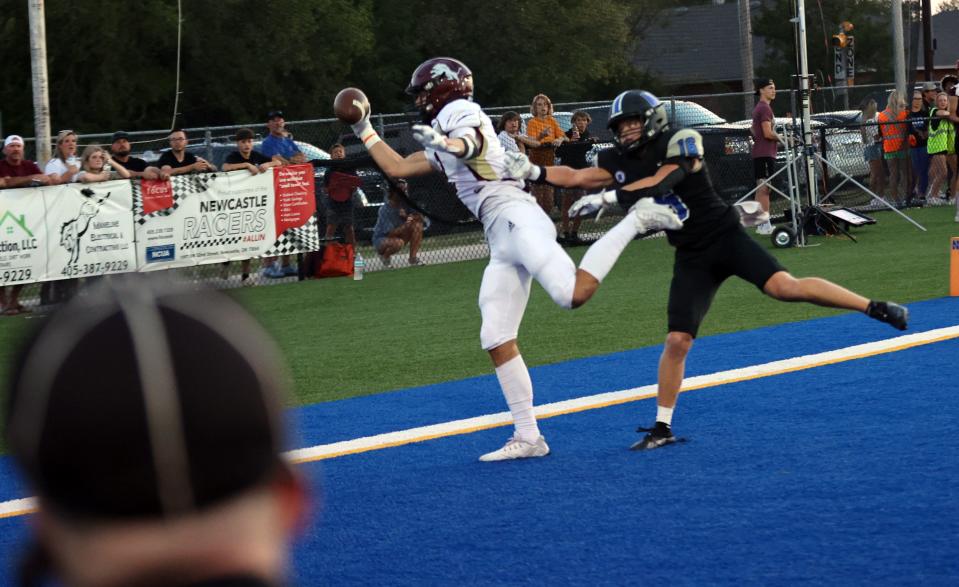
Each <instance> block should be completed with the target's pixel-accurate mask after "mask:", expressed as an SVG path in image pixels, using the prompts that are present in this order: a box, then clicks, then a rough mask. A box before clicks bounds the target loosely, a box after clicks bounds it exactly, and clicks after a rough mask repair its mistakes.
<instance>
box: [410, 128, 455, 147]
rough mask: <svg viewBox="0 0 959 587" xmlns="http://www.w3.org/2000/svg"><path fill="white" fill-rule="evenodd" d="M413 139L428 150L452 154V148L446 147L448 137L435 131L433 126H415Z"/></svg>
mask: <svg viewBox="0 0 959 587" xmlns="http://www.w3.org/2000/svg"><path fill="white" fill-rule="evenodd" d="M413 138H414V139H416V142H418V143H419V144H421V145H423V146H424V147H426V148H427V149H433V150H434V151H442V152H444V153H449V152H450V148H449V147H448V146H447V145H446V137H445V136H443V135H442V134H440V133H438V132H436V131H435V130H433V127H432V126H428V125H425V124H414V125H413Z"/></svg>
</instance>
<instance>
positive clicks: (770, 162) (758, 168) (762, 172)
mask: <svg viewBox="0 0 959 587" xmlns="http://www.w3.org/2000/svg"><path fill="white" fill-rule="evenodd" d="M773 173H776V160H775V159H773V158H772V157H756V158H755V159H753V176H754V177H755V178H756V181H759V180H760V179H769V178H770V177H772V176H773Z"/></svg>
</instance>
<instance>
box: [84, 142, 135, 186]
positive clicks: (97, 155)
mask: <svg viewBox="0 0 959 587" xmlns="http://www.w3.org/2000/svg"><path fill="white" fill-rule="evenodd" d="M130 177H131V175H130V172H129V171H127V168H126V167H124V166H123V165H122V164H120V163H118V162H116V161H114V160H113V158H112V157H111V156H110V154H109V153H107V152H106V150H104V149H103V147H100V146H97V145H90V146H89V147H87V148H86V149H84V150H83V157H81V158H80V171H78V172H77V174H76V175H74V176H73V181H77V182H80V183H94V182H97V181H109V180H111V179H119V178H123V179H130Z"/></svg>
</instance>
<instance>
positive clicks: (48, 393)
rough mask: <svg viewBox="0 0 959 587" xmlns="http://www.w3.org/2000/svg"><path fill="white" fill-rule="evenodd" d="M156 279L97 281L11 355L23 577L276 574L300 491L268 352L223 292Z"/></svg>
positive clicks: (203, 580) (10, 442) (301, 505)
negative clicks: (24, 537)
mask: <svg viewBox="0 0 959 587" xmlns="http://www.w3.org/2000/svg"><path fill="white" fill-rule="evenodd" d="M157 279H158V277H157V276H143V275H135V276H134V275H127V276H113V278H112V279H110V280H101V281H100V282H99V283H97V284H96V285H95V286H93V288H91V290H90V291H89V294H88V295H85V296H78V297H76V298H74V299H73V300H72V301H71V302H70V303H68V304H67V305H65V306H64V307H63V308H62V309H61V310H58V311H56V312H55V313H54V314H52V315H51V316H50V318H48V319H47V321H46V322H45V323H44V324H43V325H42V327H41V328H40V330H39V331H38V332H36V333H35V334H34V335H33V336H32V337H30V338H29V339H28V341H27V343H26V345H25V347H24V348H23V349H22V350H21V351H20V353H19V356H18V357H17V359H16V362H15V363H14V365H13V366H12V369H10V372H11V375H10V377H9V381H8V383H9V384H8V385H6V386H5V387H6V398H5V399H6V402H5V408H6V409H5V410H4V412H5V418H4V419H5V421H6V427H5V438H6V441H7V447H8V450H9V451H10V454H11V455H12V457H13V458H14V459H15V460H16V461H17V463H18V464H19V465H20V468H21V471H22V472H23V474H24V478H25V479H26V481H27V483H28V484H29V486H30V489H31V490H32V491H35V495H36V496H37V502H38V504H39V508H38V511H37V513H36V514H35V515H34V517H33V519H31V520H30V522H31V523H30V524H29V526H30V528H29V530H30V536H29V537H28V540H29V542H28V543H27V544H25V545H24V546H26V547H27V548H25V549H24V552H25V556H24V557H23V560H22V564H21V565H20V579H21V582H22V584H24V585H50V584H54V583H52V582H49V581H48V579H56V583H55V584H56V585H65V586H67V587H118V586H121V585H122V586H140V587H145V586H161V585H162V586H170V587H173V586H177V587H187V586H194V587H199V586H200V585H203V586H206V587H212V586H219V587H226V586H237V587H238V586H245V587H279V586H280V585H284V584H285V583H286V578H287V574H288V571H289V568H288V567H289V554H290V553H289V550H290V542H291V541H292V539H293V537H294V536H295V534H296V533H297V531H298V529H299V528H301V527H302V524H303V521H304V520H305V519H306V515H307V503H308V502H307V499H308V497H307V495H308V494H307V492H306V490H305V487H304V485H303V482H302V481H301V479H300V478H299V476H298V475H297V473H296V472H295V471H294V470H293V469H292V468H291V466H290V465H289V464H288V463H287V461H286V460H285V459H284V457H283V455H282V454H281V451H282V449H283V445H284V441H285V436H286V432H285V427H284V423H283V407H284V396H285V393H286V389H287V381H288V379H287V377H286V376H285V374H284V373H283V369H282V368H281V366H280V358H279V357H280V355H279V352H278V351H277V349H276V348H275V345H273V344H272V342H271V341H270V340H269V338H268V335H267V334H266V333H265V332H264V331H263V329H262V328H261V327H259V326H258V325H257V324H255V323H254V321H253V319H252V318H251V317H250V316H249V315H248V314H247V313H246V312H245V311H244V310H243V309H241V308H240V307H239V306H238V305H237V304H236V303H235V302H233V301H231V300H230V299H229V298H227V297H226V296H223V295H220V294H215V293H212V292H205V293H197V292H186V291H181V290H179V289H174V288H173V287H172V286H169V285H165V284H164V285H158V283H157ZM31 542H32V543H31Z"/></svg>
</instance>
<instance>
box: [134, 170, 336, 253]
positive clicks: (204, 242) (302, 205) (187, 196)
mask: <svg viewBox="0 0 959 587" xmlns="http://www.w3.org/2000/svg"><path fill="white" fill-rule="evenodd" d="M315 211H316V200H315V197H314V186H313V168H312V166H311V165H293V166H287V167H283V168H273V169H270V170H268V171H267V172H265V173H260V174H257V175H251V174H250V173H249V172H248V171H245V170H241V171H233V172H230V173H218V174H203V175H195V174H186V175H176V176H173V177H172V178H171V179H170V181H148V180H143V181H140V182H134V184H133V216H134V220H135V223H136V240H137V259H138V262H139V266H140V269H141V270H145V271H151V270H154V269H166V268H170V267H182V266H189V265H197V264H205V263H217V262H222V261H230V260H241V259H249V258H251V257H259V256H263V255H278V254H288V253H297V252H306V251H312V250H315V249H317V248H318V246H319V235H318V234H317V229H316V220H315V218H314V212H315Z"/></svg>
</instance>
